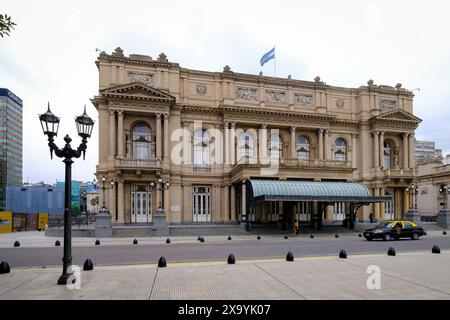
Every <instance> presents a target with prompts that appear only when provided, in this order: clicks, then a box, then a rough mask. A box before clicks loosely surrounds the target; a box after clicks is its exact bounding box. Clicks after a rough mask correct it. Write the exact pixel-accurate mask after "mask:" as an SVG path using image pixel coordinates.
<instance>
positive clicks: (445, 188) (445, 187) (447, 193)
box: [439, 186, 450, 210]
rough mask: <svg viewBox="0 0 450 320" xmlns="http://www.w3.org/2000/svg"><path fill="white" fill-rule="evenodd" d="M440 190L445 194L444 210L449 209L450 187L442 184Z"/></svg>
mask: <svg viewBox="0 0 450 320" xmlns="http://www.w3.org/2000/svg"><path fill="white" fill-rule="evenodd" d="M439 192H440V193H442V194H443V195H444V207H443V210H448V205H447V197H448V195H449V194H450V188H449V187H448V186H442V187H441V188H440V189H439Z"/></svg>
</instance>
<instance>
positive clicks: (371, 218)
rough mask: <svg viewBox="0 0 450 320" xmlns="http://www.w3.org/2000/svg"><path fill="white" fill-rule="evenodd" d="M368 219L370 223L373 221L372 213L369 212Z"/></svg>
mask: <svg viewBox="0 0 450 320" xmlns="http://www.w3.org/2000/svg"><path fill="white" fill-rule="evenodd" d="M369 220H370V223H373V215H372V213H371V214H369Z"/></svg>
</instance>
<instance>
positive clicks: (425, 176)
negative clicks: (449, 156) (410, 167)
mask: <svg viewBox="0 0 450 320" xmlns="http://www.w3.org/2000/svg"><path fill="white" fill-rule="evenodd" d="M417 185H418V186H419V193H418V195H417V210H418V211H419V212H420V213H422V214H423V215H436V214H437V213H438V212H439V211H440V210H441V209H442V208H443V204H444V194H443V193H442V192H440V189H441V187H442V186H449V187H450V164H442V163H440V162H436V161H429V162H428V163H423V164H421V165H418V167H417ZM449 198H450V197H449V196H448V195H447V201H448V200H449ZM447 203H448V202H447Z"/></svg>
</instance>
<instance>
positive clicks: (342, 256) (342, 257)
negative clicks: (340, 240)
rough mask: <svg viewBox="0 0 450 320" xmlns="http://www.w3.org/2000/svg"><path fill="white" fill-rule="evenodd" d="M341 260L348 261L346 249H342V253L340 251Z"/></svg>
mask: <svg viewBox="0 0 450 320" xmlns="http://www.w3.org/2000/svg"><path fill="white" fill-rule="evenodd" d="M339 258H341V259H347V251H345V250H344V249H341V251H339Z"/></svg>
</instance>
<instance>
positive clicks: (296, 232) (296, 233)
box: [292, 219, 299, 236]
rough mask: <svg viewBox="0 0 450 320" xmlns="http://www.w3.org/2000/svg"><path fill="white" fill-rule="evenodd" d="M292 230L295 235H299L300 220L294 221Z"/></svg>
mask: <svg viewBox="0 0 450 320" xmlns="http://www.w3.org/2000/svg"><path fill="white" fill-rule="evenodd" d="M292 229H293V230H292V231H293V233H292V234H293V235H294V236H298V231H299V224H298V220H297V219H295V220H294V222H293V223H292Z"/></svg>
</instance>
